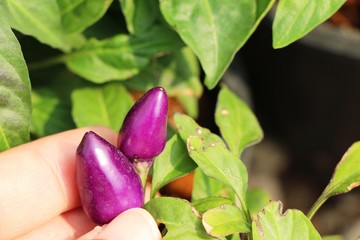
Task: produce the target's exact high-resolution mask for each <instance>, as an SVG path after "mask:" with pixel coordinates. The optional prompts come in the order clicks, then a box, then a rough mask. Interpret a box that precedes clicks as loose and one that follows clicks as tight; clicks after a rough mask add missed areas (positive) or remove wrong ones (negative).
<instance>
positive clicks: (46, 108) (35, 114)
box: [31, 88, 75, 137]
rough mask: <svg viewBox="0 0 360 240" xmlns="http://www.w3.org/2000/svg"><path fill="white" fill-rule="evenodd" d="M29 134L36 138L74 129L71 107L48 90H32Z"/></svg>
mask: <svg viewBox="0 0 360 240" xmlns="http://www.w3.org/2000/svg"><path fill="white" fill-rule="evenodd" d="M32 105H33V111H32V121H31V132H32V133H33V134H35V135H36V136H37V137H43V136H46V135H50V134H54V133H58V132H61V131H65V130H69V129H72V128H75V124H74V122H73V121H72V117H71V106H70V105H69V104H68V103H66V102H65V101H62V99H61V98H60V97H59V96H58V95H57V94H56V93H55V92H54V91H53V90H51V89H49V88H40V89H35V88H33V89H32Z"/></svg>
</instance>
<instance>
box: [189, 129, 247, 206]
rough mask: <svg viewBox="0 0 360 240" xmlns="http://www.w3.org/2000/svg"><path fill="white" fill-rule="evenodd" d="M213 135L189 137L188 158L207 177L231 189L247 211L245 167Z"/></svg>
mask: <svg viewBox="0 0 360 240" xmlns="http://www.w3.org/2000/svg"><path fill="white" fill-rule="evenodd" d="M213 135H214V134H212V135H210V136H209V137H206V138H202V137H200V136H191V137H189V138H188V140H187V147H188V152H189V154H190V157H191V158H192V159H193V160H194V161H195V162H196V164H197V165H198V166H199V168H200V169H201V170H202V171H203V172H204V173H205V174H206V175H207V176H208V177H211V178H215V179H217V180H219V181H221V182H222V183H224V184H226V185H227V186H229V187H231V188H232V189H233V190H234V191H235V194H236V196H237V197H238V198H239V200H240V204H241V208H242V210H243V211H247V206H246V201H245V197H246V188H247V181H248V179H247V177H248V176H247V171H246V167H245V165H244V164H243V162H242V161H241V160H240V159H238V158H237V157H236V156H235V155H234V154H232V153H231V152H230V151H229V150H228V149H227V148H226V147H224V144H223V143H222V142H219V139H217V138H214V137H213ZM215 136H216V135H215Z"/></svg>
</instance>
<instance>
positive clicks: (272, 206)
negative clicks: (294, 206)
mask: <svg viewBox="0 0 360 240" xmlns="http://www.w3.org/2000/svg"><path fill="white" fill-rule="evenodd" d="M252 231H253V239H254V240H282V239H291V240H321V237H320V235H319V233H318V232H317V231H316V229H315V228H314V226H313V225H312V224H311V222H310V220H309V219H308V218H307V217H306V216H305V215H304V214H303V213H302V212H301V211H299V210H287V211H286V212H285V213H283V205H282V203H281V202H271V203H269V204H268V205H267V206H266V207H265V208H264V209H263V211H261V212H260V213H259V214H258V215H257V218H256V219H255V220H254V221H253V224H252Z"/></svg>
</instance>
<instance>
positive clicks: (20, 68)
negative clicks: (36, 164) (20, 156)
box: [0, 5, 31, 151]
mask: <svg viewBox="0 0 360 240" xmlns="http://www.w3.org/2000/svg"><path fill="white" fill-rule="evenodd" d="M0 8H1V5H0ZM0 116H1V117H0V151H3V150H5V149H8V148H11V147H13V146H16V145H19V144H21V143H24V142H27V141H29V129H30V122H31V96H30V80H29V74H28V71H27V67H26V64H25V60H24V57H23V55H22V52H21V48H20V45H19V43H18V41H17V39H16V37H15V35H14V34H13V32H12V31H11V29H10V26H9V25H8V24H7V22H6V21H5V18H4V17H3V16H1V15H0Z"/></svg>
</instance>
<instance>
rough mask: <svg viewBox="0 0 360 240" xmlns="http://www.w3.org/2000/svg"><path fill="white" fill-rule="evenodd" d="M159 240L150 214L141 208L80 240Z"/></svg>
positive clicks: (124, 214)
mask: <svg viewBox="0 0 360 240" xmlns="http://www.w3.org/2000/svg"><path fill="white" fill-rule="evenodd" d="M88 239H107V240H138V239H141V240H159V239H161V234H160V232H159V230H158V227H157V224H156V222H155V220H154V219H153V218H152V216H151V215H150V213H148V212H147V211H146V210H144V209H141V208H133V209H129V210H127V211H125V212H123V213H122V214H120V215H119V216H117V217H116V218H115V219H114V220H113V221H111V222H110V223H109V224H108V225H106V226H103V227H96V228H95V229H93V230H92V231H90V232H89V233H87V234H86V235H84V236H82V237H81V238H79V239H78V240H88Z"/></svg>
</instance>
